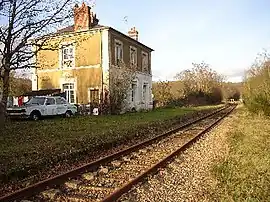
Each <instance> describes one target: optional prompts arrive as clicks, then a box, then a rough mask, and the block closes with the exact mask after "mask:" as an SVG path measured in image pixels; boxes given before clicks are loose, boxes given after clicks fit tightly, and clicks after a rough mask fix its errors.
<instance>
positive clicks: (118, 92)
mask: <svg viewBox="0 0 270 202" xmlns="http://www.w3.org/2000/svg"><path fill="white" fill-rule="evenodd" d="M107 77H108V78H107V80H108V81H109V85H108V88H109V89H108V90H109V94H108V108H109V111H110V113H112V114H119V113H121V112H122V111H124V110H125V108H126V107H127V106H128V105H129V99H128V98H129V96H131V95H130V92H131V88H132V83H133V82H134V80H135V79H136V69H135V68H133V67H132V66H126V65H125V64H124V63H121V64H120V65H119V67H111V68H110V69H109V72H108V75H107ZM104 100H105V101H106V98H105V99H104Z"/></svg>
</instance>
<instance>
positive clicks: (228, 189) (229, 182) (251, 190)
mask: <svg viewBox="0 0 270 202" xmlns="http://www.w3.org/2000/svg"><path fill="white" fill-rule="evenodd" d="M236 116H237V117H236V119H235V121H234V122H233V123H232V124H233V128H234V129H233V131H232V132H231V133H230V136H229V144H230V152H229V156H228V158H227V159H226V160H224V161H223V162H221V163H219V164H218V165H217V166H216V167H215V169H214V170H215V174H216V176H217V177H218V181H219V187H220V188H221V189H220V190H221V193H220V201H250V202H255V201H256V202H257V201H270V120H269V119H268V118H266V117H263V116H255V115H251V114H249V113H248V112H247V110H246V109H244V108H240V109H238V113H237V114H236Z"/></svg>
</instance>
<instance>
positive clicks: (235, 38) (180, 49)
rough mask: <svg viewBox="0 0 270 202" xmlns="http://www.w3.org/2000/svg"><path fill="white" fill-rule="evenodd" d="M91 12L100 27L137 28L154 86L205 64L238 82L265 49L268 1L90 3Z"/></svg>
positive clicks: (269, 37) (116, 0) (268, 30)
mask: <svg viewBox="0 0 270 202" xmlns="http://www.w3.org/2000/svg"><path fill="white" fill-rule="evenodd" d="M86 2H87V1H86ZM88 2H89V1H88ZM93 10H94V12H96V13H97V16H98V18H99V19H100V24H103V25H108V26H111V27H113V28H115V29H117V30H119V31H121V32H124V33H127V31H128V29H129V28H130V27H133V26H136V27H137V29H138V31H139V40H140V41H141V42H142V43H144V44H146V45H148V46H150V47H152V48H153V49H154V50H155V51H154V52H153V54H152V71H153V79H154V80H160V79H161V80H171V79H172V78H173V76H174V75H175V74H176V73H177V72H180V71H182V70H184V69H187V68H191V67H192V65H191V64H192V62H198V63H199V62H201V61H205V62H206V63H208V64H210V65H211V67H212V68H213V69H215V70H216V71H218V72H219V73H222V74H224V75H226V76H227V79H228V80H230V81H240V80H241V79H242V76H243V74H244V70H245V69H247V68H248V67H249V66H250V65H251V64H252V63H253V61H254V60H255V57H256V56H257V54H258V52H262V50H263V49H268V47H269V45H270V12H269V10H270V1H269V0H189V1H186V0H185V1H184V0H170V1H160V0H136V1H127V0H113V1H111V0H96V5H95V7H94V9H93ZM125 16H128V18H127V22H125V20H124V17H125Z"/></svg>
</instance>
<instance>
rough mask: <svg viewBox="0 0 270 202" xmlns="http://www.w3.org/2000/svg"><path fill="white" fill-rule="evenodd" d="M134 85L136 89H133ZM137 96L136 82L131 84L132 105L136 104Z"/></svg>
mask: <svg viewBox="0 0 270 202" xmlns="http://www.w3.org/2000/svg"><path fill="white" fill-rule="evenodd" d="M133 85H134V86H135V87H134V88H132V87H133ZM132 95H133V96H132ZM136 96H137V82H136V81H135V82H132V83H131V94H130V102H131V103H135V102H136Z"/></svg>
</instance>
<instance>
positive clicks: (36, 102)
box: [26, 97, 45, 105]
mask: <svg viewBox="0 0 270 202" xmlns="http://www.w3.org/2000/svg"><path fill="white" fill-rule="evenodd" d="M44 102H45V97H33V98H32V99H30V100H29V101H28V102H27V103H26V104H27V105H28V104H29V105H44Z"/></svg>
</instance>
